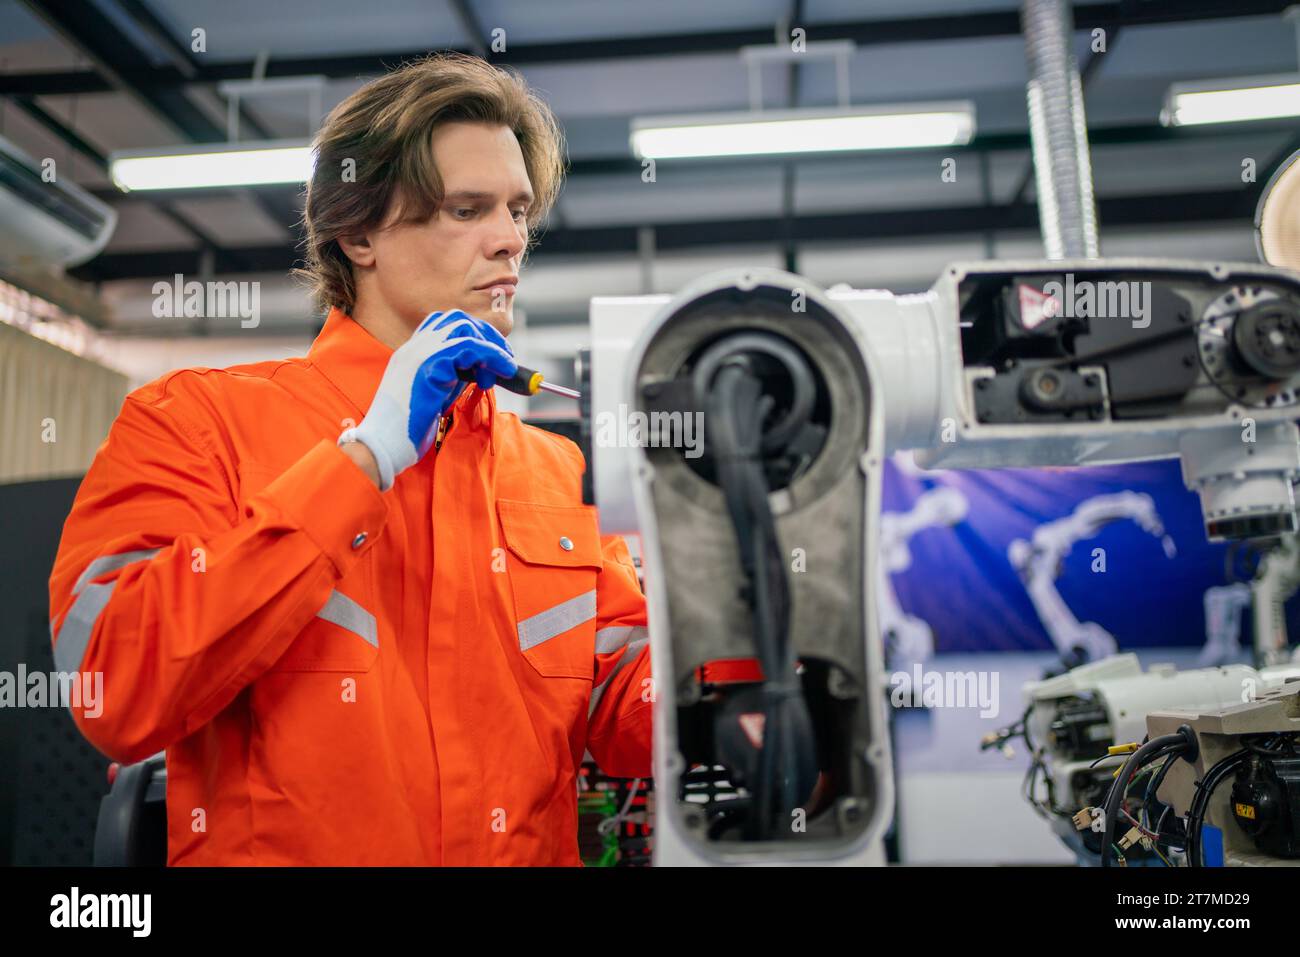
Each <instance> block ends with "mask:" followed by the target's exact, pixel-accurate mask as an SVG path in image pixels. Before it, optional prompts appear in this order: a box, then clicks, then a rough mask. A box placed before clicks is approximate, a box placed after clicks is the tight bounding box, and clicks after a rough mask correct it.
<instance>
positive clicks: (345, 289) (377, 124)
mask: <svg viewBox="0 0 1300 957" xmlns="http://www.w3.org/2000/svg"><path fill="white" fill-rule="evenodd" d="M452 121H464V122H473V123H488V124H492V125H495V126H505V127H508V128H509V129H510V130H511V131H513V132H514V134H515V138H516V139H518V141H519V148H520V150H521V151H522V152H523V155H524V166H525V167H526V168H527V170H528V179H529V182H530V183H531V185H532V188H533V194H534V196H535V197H536V198H535V200H534V202H533V204H532V206H531V207H530V208H529V210H528V217H527V223H528V231H529V244H530V245H531V244H532V243H533V242H535V236H534V235H533V230H534V229H535V228H536V227H537V225H538V224H539V223H541V221H542V220H543V219H544V218H545V217H546V214H547V213H548V212H549V211H550V209H551V206H552V205H554V203H555V199H556V197H557V196H558V195H559V192H560V186H561V184H562V183H563V180H564V136H563V134H562V133H561V132H560V128H559V125H558V124H557V123H556V121H555V117H554V115H553V114H552V113H551V110H550V108H549V107H548V106H547V105H546V104H545V103H544V102H543V101H542V100H541V99H540V98H539V97H538V96H537V95H536V94H535V93H533V92H532V90H530V89H529V88H528V85H527V84H526V83H525V82H524V80H523V78H522V77H521V76H519V74H518V73H516V72H514V71H513V70H506V69H502V68H499V67H495V66H492V65H491V64H489V63H487V62H485V61H483V60H480V59H478V58H477V57H471V56H466V55H464V54H460V53H441V54H435V55H433V56H429V57H425V58H424V59H421V60H416V61H414V62H411V63H407V64H405V65H403V66H402V67H400V68H399V69H397V70H394V71H393V72H392V73H389V74H386V75H385V76H382V77H380V78H379V79H377V80H372V81H371V82H370V83H367V84H366V85H365V86H363V87H362V88H361V89H359V90H357V91H356V92H355V93H353V94H352V95H351V96H349V97H348V98H347V99H346V100H344V101H343V102H342V103H340V104H339V105H338V106H336V107H335V108H334V109H333V111H331V112H330V115H329V116H328V117H326V118H325V122H324V123H323V124H322V125H321V128H320V131H319V132H318V133H317V134H316V138H315V140H314V142H313V146H314V148H315V150H316V167H315V169H314V170H313V171H312V175H311V180H310V181H309V182H308V184H307V193H306V202H305V203H304V207H303V218H302V224H303V228H304V231H305V233H306V236H305V243H306V247H307V251H306V254H305V257H304V258H305V259H306V265H305V267H304V268H302V269H296V270H294V272H295V274H296V275H297V276H299V277H300V278H302V279H304V280H305V281H306V282H307V283H308V284H309V285H310V287H311V292H312V297H313V299H314V300H315V302H316V305H317V307H318V308H320V309H321V311H322V312H324V311H326V310H328V309H329V308H331V307H332V306H338V307H339V308H340V309H342V310H343V311H344V312H346V313H349V314H351V311H352V308H353V306H354V305H355V304H356V284H355V280H354V278H353V274H352V262H351V260H349V259H348V257H347V255H346V254H345V253H344V252H343V250H342V248H341V247H340V246H339V244H338V239H339V237H341V236H342V237H346V236H355V235H357V234H359V233H363V232H366V231H368V230H371V229H374V228H376V227H378V226H379V225H380V224H381V223H382V222H383V221H384V216H385V213H386V212H387V211H388V208H389V203H390V201H392V200H394V199H396V201H397V202H398V203H399V204H400V205H399V207H398V208H397V212H398V216H399V221H401V222H424V221H425V220H427V219H428V218H429V217H430V216H433V215H434V214H435V213H436V212H437V209H438V204H439V203H440V202H441V200H442V196H443V186H442V179H441V177H440V176H439V175H438V170H437V169H436V167H435V166H434V163H433V147H432V142H431V133H432V131H433V128H434V126H436V125H437V124H439V123H446V122H452ZM348 160H352V161H353V163H354V164H355V165H354V166H353V165H351V164H349V166H345V165H344V164H345V163H346V162H347V161H348ZM349 168H350V171H351V172H352V173H354V174H355V181H352V180H351V177H348V176H345V173H346V172H348V171H349Z"/></svg>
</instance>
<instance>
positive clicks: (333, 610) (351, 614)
mask: <svg viewBox="0 0 1300 957" xmlns="http://www.w3.org/2000/svg"><path fill="white" fill-rule="evenodd" d="M316 617H317V618H324V619H325V620H326V621H328V622H329V623H330V624H332V625H338V626H339V627H340V628H344V629H346V630H347V631H350V632H352V634H354V635H357V636H358V637H360V638H362V639H364V640H365V641H367V642H368V643H370V644H372V645H374V646H375V647H376V648H378V647H379V626H378V624H377V623H376V622H375V616H374V615H372V614H370V612H368V611H366V610H365V609H364V608H362V607H361V606H360V605H358V604H357V603H356V602H354V601H353V600H352V599H351V598H349V597H348V596H347V595H345V594H343V593H342V592H341V591H332V592H330V597H329V601H327V602H325V607H324V608H322V609H321V610H320V611H318V612H316Z"/></svg>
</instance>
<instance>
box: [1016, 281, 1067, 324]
mask: <svg viewBox="0 0 1300 957" xmlns="http://www.w3.org/2000/svg"><path fill="white" fill-rule="evenodd" d="M1016 288H1017V290H1018V291H1019V293H1020V324H1021V325H1022V326H1024V327H1025V328H1026V329H1035V328H1037V327H1038V326H1041V325H1042V324H1043V323H1044V322H1046V321H1047V320H1048V319H1053V318H1055V317H1056V316H1059V315H1060V314H1061V300H1059V299H1057V298H1056V297H1055V296H1049V295H1047V294H1046V293H1042V292H1039V291H1038V290H1037V289H1035V288H1034V287H1033V286H1025V285H1020V286H1017V287H1016Z"/></svg>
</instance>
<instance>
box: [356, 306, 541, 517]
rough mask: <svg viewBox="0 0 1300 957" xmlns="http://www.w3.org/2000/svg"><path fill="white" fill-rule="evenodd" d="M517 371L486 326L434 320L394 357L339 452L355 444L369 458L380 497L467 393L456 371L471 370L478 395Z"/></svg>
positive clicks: (460, 316)
mask: <svg viewBox="0 0 1300 957" xmlns="http://www.w3.org/2000/svg"><path fill="white" fill-rule="evenodd" d="M517 367H518V364H517V363H516V362H515V360H514V353H513V352H512V351H511V349H510V346H509V345H508V344H507V343H506V340H505V337H504V336H503V335H501V333H499V332H498V331H497V330H496V329H494V328H493V327H492V326H491V325H490V324H488V323H486V322H484V321H483V320H482V319H475V318H473V317H472V316H467V315H466V314H465V313H463V312H461V311H460V310H459V309H455V310H452V311H451V312H435V313H433V314H431V315H430V316H429V317H428V318H427V319H425V320H424V322H422V323H420V326H419V328H418V329H416V330H415V332H414V333H412V335H411V338H410V339H408V340H407V341H406V342H404V343H403V344H402V345H401V346H399V347H398V348H397V349H396V350H395V351H394V352H393V355H392V358H391V359H389V360H388V368H387V369H385V370H384V377H383V378H382V379H381V380H380V382H379V391H377V392H376V393H375V398H374V401H372V402H371V403H370V409H369V411H368V412H367V413H366V417H365V418H364V419H362V420H361V424H360V425H358V426H356V427H355V428H351V429H347V430H345V431H344V432H343V434H342V435H340V436H339V444H340V445H342V444H343V443H344V442H353V441H355V442H360V443H362V444H363V445H364V446H365V447H366V448H368V449H369V450H370V451H371V453H372V454H373V455H374V456H375V462H376V464H377V465H378V466H379V489H380V491H383V492H386V491H388V489H390V488H392V487H393V480H394V479H395V478H397V476H398V474H400V473H401V472H403V471H404V470H406V469H408V468H410V467H411V466H412V465H414V464H415V463H416V462H418V461H420V459H421V458H423V457H424V454H425V453H426V452H427V451H428V450H429V446H430V445H431V444H432V442H433V436H434V432H435V430H436V428H437V425H438V419H439V418H440V417H441V416H442V415H444V414H445V413H446V411H447V410H448V409H450V408H451V406H452V403H453V402H455V401H456V399H457V397H458V396H459V395H460V393H461V390H462V389H464V388H465V385H466V383H465V382H463V381H462V380H461V379H460V378H458V376H457V370H459V369H472V370H474V374H475V381H476V382H477V383H478V387H479V388H480V389H484V390H487V389H490V388H492V386H494V385H496V382H497V378H498V377H500V378H509V377H510V376H512V375H514V374H515V370H516V368H517Z"/></svg>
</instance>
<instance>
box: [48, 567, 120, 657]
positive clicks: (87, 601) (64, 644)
mask: <svg viewBox="0 0 1300 957" xmlns="http://www.w3.org/2000/svg"><path fill="white" fill-rule="evenodd" d="M116 587H117V582H115V581H114V582H106V583H105V584H103V585H90V586H88V587H87V588H86V589H85V590H84V591H82V593H81V594H80V595H78V596H77V600H76V601H74V602H73V603H72V608H70V609H69V610H68V614H67V617H66V618H64V619H63V627H62V628H60V629H59V640H58V641H57V642H55V644H54V667H55V668H57V669H58V670H59V671H80V670H81V659H82V658H84V657H86V646H87V645H88V644H90V633H91V632H92V631H94V630H95V622H96V620H98V618H99V613H100V612H102V611H103V610H104V606H105V605H107V604H108V600H109V599H110V598H112V597H113V589H114V588H116Z"/></svg>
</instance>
